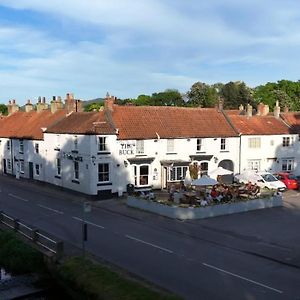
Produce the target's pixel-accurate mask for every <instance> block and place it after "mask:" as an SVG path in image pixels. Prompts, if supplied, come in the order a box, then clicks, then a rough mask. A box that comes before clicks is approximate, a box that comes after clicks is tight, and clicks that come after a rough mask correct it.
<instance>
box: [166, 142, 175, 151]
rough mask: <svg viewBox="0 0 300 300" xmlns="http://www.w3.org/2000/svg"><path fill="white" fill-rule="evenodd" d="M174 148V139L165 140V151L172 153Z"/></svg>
mask: <svg viewBox="0 0 300 300" xmlns="http://www.w3.org/2000/svg"><path fill="white" fill-rule="evenodd" d="M174 150H175V141H174V139H168V140H167V153H172V152H174Z"/></svg>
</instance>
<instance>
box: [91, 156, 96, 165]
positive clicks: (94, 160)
mask: <svg viewBox="0 0 300 300" xmlns="http://www.w3.org/2000/svg"><path fill="white" fill-rule="evenodd" d="M91 160H92V163H93V164H94V165H95V164H96V163H95V162H96V157H95V156H94V155H93V156H92V157H91Z"/></svg>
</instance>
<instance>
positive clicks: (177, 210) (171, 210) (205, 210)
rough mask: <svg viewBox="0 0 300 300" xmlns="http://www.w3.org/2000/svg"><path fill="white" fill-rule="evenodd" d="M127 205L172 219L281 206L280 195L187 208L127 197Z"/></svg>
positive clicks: (213, 215)
mask: <svg viewBox="0 0 300 300" xmlns="http://www.w3.org/2000/svg"><path fill="white" fill-rule="evenodd" d="M127 205H128V206H130V207H135V208H139V209H142V210H146V211H150V212H153V213H156V214H158V215H162V216H166V217H169V218H172V219H180V220H192V219H204V218H210V217H216V216H221V215H229V214H235V213H240V212H246V211H250V210H256V209H263V208H270V207H277V206H282V196H272V197H270V198H264V199H260V198H259V199H254V200H248V201H240V202H236V203H224V204H218V205H212V206H205V207H187V208H184V207H177V206H168V205H164V204H161V203H158V202H153V201H149V200H144V199H139V198H135V197H128V198H127Z"/></svg>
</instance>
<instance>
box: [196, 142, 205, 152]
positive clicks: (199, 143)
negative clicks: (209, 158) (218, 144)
mask: <svg viewBox="0 0 300 300" xmlns="http://www.w3.org/2000/svg"><path fill="white" fill-rule="evenodd" d="M197 151H204V146H203V139H197Z"/></svg>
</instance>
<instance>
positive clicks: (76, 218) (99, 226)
mask: <svg viewBox="0 0 300 300" xmlns="http://www.w3.org/2000/svg"><path fill="white" fill-rule="evenodd" d="M72 218H73V219H75V220H77V221H81V222H82V221H83V219H80V218H78V217H72ZM84 222H85V223H86V224H89V225H92V226H95V227H98V228H101V229H104V228H105V227H103V226H101V225H98V224H95V223H92V222H89V221H84Z"/></svg>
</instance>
